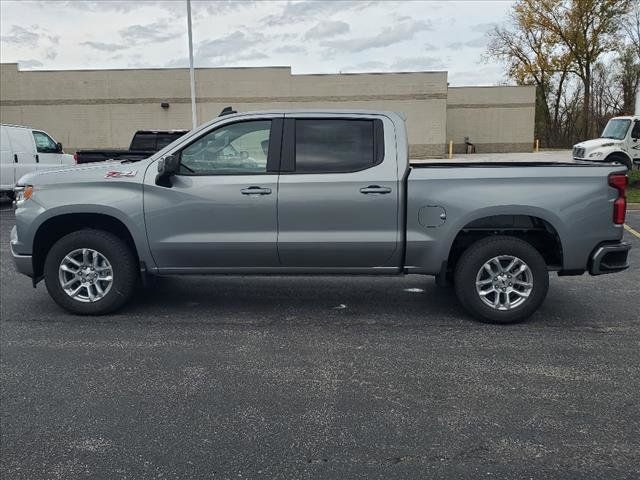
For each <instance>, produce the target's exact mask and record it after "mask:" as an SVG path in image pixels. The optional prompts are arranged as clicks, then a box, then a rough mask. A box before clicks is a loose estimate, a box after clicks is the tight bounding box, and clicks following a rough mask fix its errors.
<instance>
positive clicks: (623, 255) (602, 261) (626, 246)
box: [589, 242, 631, 275]
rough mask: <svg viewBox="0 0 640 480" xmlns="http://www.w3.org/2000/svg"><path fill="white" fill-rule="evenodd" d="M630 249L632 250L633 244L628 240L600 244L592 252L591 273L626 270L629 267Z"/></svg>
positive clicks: (599, 273) (601, 273) (598, 273)
mask: <svg viewBox="0 0 640 480" xmlns="http://www.w3.org/2000/svg"><path fill="white" fill-rule="evenodd" d="M629 250H631V244H630V243H627V242H618V243H607V244H602V245H600V246H598V247H597V248H596V249H595V250H594V251H593V253H592V254H591V259H590V260H589V273H590V274H591V275H603V274H605V273H615V272H621V271H622V270H626V269H627V268H629Z"/></svg>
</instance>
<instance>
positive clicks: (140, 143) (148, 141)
mask: <svg viewBox="0 0 640 480" xmlns="http://www.w3.org/2000/svg"><path fill="white" fill-rule="evenodd" d="M155 148H156V134H155V133H136V134H135V135H134V136H133V140H132V141H131V150H147V151H151V150H155Z"/></svg>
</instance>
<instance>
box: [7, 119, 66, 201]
mask: <svg viewBox="0 0 640 480" xmlns="http://www.w3.org/2000/svg"><path fill="white" fill-rule="evenodd" d="M72 164H73V157H72V156H71V155H68V154H66V153H64V152H63V151H62V144H61V143H60V142H56V141H55V140H54V139H53V138H51V136H50V135H49V134H48V133H46V132H43V131H42V130H35V129H33V128H30V127H23V126H20V125H5V124H2V125H0V191H1V193H2V194H4V195H7V196H9V197H13V188H14V187H15V184H16V181H17V180H19V179H20V177H22V176H23V175H25V174H27V173H30V172H35V171H38V170H46V169H51V168H60V166H61V165H72Z"/></svg>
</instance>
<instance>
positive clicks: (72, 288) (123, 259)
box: [44, 230, 137, 315]
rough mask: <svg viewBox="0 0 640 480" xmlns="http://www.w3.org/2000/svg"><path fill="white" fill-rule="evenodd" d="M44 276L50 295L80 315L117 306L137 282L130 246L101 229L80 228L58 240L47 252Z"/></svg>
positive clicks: (129, 293)
mask: <svg viewBox="0 0 640 480" xmlns="http://www.w3.org/2000/svg"><path fill="white" fill-rule="evenodd" d="M44 279H45V283H46V285H47V290H48V291H49V295H51V298H53V300H55V302H56V303H57V304H58V305H60V306H61V307H63V308H65V309H66V310H68V311H70V312H72V313H76V314H80V315H103V314H106V313H110V312H113V311H115V310H117V309H118V308H120V307H121V306H122V305H124V303H125V302H126V301H127V300H128V299H129V298H130V297H131V295H132V294H133V290H134V287H135V284H136V279H137V269H136V260H135V256H134V254H133V252H132V251H131V249H130V248H129V246H128V245H127V244H126V243H125V242H123V241H122V240H120V239H119V238H118V237H116V236H115V235H113V234H111V233H109V232H105V231H102V230H80V231H77V232H73V233H70V234H68V235H66V236H64V237H62V238H61V239H60V240H58V241H57V242H56V243H55V244H54V245H53V247H51V250H50V251H49V253H48V254H47V258H46V260H45V265H44Z"/></svg>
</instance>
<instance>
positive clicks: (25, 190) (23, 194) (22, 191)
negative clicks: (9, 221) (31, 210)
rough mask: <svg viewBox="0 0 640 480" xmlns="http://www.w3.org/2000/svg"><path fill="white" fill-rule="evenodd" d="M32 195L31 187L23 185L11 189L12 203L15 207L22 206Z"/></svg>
mask: <svg viewBox="0 0 640 480" xmlns="http://www.w3.org/2000/svg"><path fill="white" fill-rule="evenodd" d="M32 195H33V185H25V186H20V187H16V188H14V189H13V196H14V199H15V200H14V203H15V206H16V207H20V206H22V204H24V202H26V201H27V200H29V199H30V198H31V197H32Z"/></svg>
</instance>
